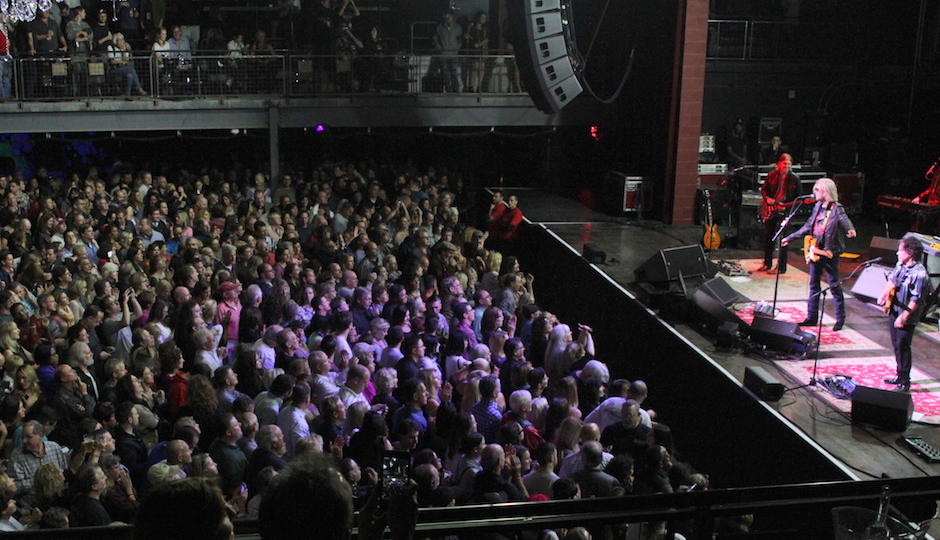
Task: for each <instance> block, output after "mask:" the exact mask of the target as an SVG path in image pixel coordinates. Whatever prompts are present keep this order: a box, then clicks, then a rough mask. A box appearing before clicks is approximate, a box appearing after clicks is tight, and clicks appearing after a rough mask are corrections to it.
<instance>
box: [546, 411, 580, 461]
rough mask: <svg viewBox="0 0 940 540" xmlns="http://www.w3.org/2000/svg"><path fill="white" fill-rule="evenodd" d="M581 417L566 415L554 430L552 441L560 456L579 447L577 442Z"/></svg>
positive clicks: (569, 453)
mask: <svg viewBox="0 0 940 540" xmlns="http://www.w3.org/2000/svg"><path fill="white" fill-rule="evenodd" d="M581 425H582V422H581V419H580V418H575V417H574V416H567V417H565V419H564V420H562V421H561V424H559V425H558V429H556V430H555V433H554V436H553V439H554V440H553V441H552V442H554V443H555V447H556V448H557V449H558V452H559V454H561V457H562V458H566V457H568V456H569V455H571V454H573V453H575V452H577V451H578V450H579V449H580V447H579V446H578V442H579V441H580V440H581Z"/></svg>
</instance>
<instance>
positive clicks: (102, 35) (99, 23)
mask: <svg viewBox="0 0 940 540" xmlns="http://www.w3.org/2000/svg"><path fill="white" fill-rule="evenodd" d="M96 17H97V18H96V19H95V24H93V25H92V26H91V39H92V48H93V49H94V50H96V51H107V50H108V46H109V45H112V42H111V39H112V37H113V36H112V35H111V28H109V27H108V12H107V11H105V10H104V9H99V10H98V13H97V15H96Z"/></svg>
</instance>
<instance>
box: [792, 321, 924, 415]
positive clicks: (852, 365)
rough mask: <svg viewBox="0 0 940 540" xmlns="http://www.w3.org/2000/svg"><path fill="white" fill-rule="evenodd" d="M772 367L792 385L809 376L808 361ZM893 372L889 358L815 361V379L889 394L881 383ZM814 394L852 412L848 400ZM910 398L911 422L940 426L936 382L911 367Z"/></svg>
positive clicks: (824, 393) (819, 391) (818, 391)
mask: <svg viewBox="0 0 940 540" xmlns="http://www.w3.org/2000/svg"><path fill="white" fill-rule="evenodd" d="M838 333H841V332H838ZM775 364H776V366H777V367H778V368H779V369H780V370H782V371H784V372H786V373H787V374H788V375H789V376H790V377H791V378H792V379H793V380H792V382H794V383H799V384H806V383H808V382H809V380H810V378H811V377H812V375H813V361H812V360H783V361H777V362H775ZM895 370H896V364H895V362H894V356H893V355H892V356H879V357H872V358H831V359H825V360H820V361H819V367H818V369H817V372H816V379H817V380H825V378H826V377H828V376H833V375H849V376H851V377H852V379H853V380H854V381H855V383H856V384H858V385H861V386H870V387H872V388H881V389H883V390H891V389H893V388H894V387H893V386H892V385H889V384H885V382H884V379H890V378H891V377H894V376H895V374H896V371H895ZM814 393H815V394H816V395H817V396H818V397H820V398H822V399H823V400H824V401H826V402H827V403H829V404H830V405H832V406H833V407H835V408H836V409H838V410H840V411H842V412H844V413H846V414H848V413H849V412H850V411H851V410H852V402H851V400H849V399H840V398H838V397H836V396H835V395H834V394H832V393H830V392H829V391H827V390H826V389H824V388H822V387H817V388H816V389H815V390H814ZM911 396H912V397H913V398H914V420H915V421H919V422H926V423H930V424H940V380H937V379H934V378H931V377H928V376H927V375H925V374H924V373H923V372H922V371H920V370H919V369H917V368H916V367H914V368H913V369H912V370H911ZM921 415H922V416H921Z"/></svg>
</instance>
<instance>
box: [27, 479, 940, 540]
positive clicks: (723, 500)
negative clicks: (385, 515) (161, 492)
mask: <svg viewBox="0 0 940 540" xmlns="http://www.w3.org/2000/svg"><path fill="white" fill-rule="evenodd" d="M883 486H889V487H890V488H891V493H892V499H891V500H892V509H891V511H890V515H891V516H892V517H894V518H897V519H899V520H900V521H902V522H904V523H905V524H909V525H910V526H911V529H913V530H919V531H920V534H916V535H912V536H910V537H908V538H923V533H926V528H927V527H928V526H929V525H930V522H931V520H932V519H933V518H934V517H936V502H935V501H936V500H937V498H938V497H940V486H938V482H937V480H936V478H933V477H925V478H909V479H908V478H905V479H883V480H870V481H865V482H826V483H818V484H801V485H792V486H765V487H750V488H737V489H727V490H715V491H696V492H688V493H675V494H669V495H640V496H628V497H609V498H599V499H584V500H575V501H546V502H525V503H507V504H495V505H472V506H457V507H452V508H427V509H421V510H420V511H419V513H418V523H417V527H416V530H417V532H418V534H417V535H415V536H416V537H417V536H420V537H428V536H430V537H435V536H444V535H448V534H459V535H461V537H463V535H465V534H466V535H478V534H486V533H502V534H511V532H512V531H533V530H543V529H547V528H555V527H574V526H586V527H598V526H604V525H612V524H622V523H631V524H639V523H642V522H656V521H667V522H669V526H668V529H673V528H674V526H675V524H676V523H679V522H682V521H683V520H684V521H685V523H686V525H687V526H686V527H685V534H686V535H687V536H686V537H687V538H689V540H706V539H708V540H711V539H712V538H714V536H713V534H714V532H715V531H714V529H713V527H714V518H717V517H721V516H741V515H746V514H753V515H754V523H755V525H756V526H757V527H758V528H759V529H760V530H761V532H760V533H759V534H760V538H764V539H771V540H778V539H780V540H782V539H786V540H792V539H793V538H800V539H802V540H816V539H826V540H828V539H831V538H832V532H833V524H832V513H831V512H832V509H833V508H835V507H840V506H860V507H867V508H873V507H877V501H878V498H879V496H880V494H881V490H882V487H883ZM771 516H775V517H774V518H771ZM357 522H358V520H357ZM307 526H315V524H314V522H313V521H310V522H309V523H307ZM631 526H632V525H631ZM131 529H132V527H130V526H112V527H85V528H73V529H62V530H59V531H57V532H56V537H57V538H61V539H63V540H84V539H86V538H87V539H94V540H125V539H128V538H131ZM48 535H49V531H39V530H37V531H28V532H24V533H20V534H19V536H21V537H23V538H30V537H36V538H40V537H42V538H47V537H48ZM235 535H236V538H246V539H247V538H257V537H258V536H257V535H258V522H257V521H256V520H237V521H236V522H235ZM354 537H358V535H354ZM732 537H733V538H739V537H740V535H734V536H732ZM726 538H727V537H726Z"/></svg>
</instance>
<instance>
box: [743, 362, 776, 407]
mask: <svg viewBox="0 0 940 540" xmlns="http://www.w3.org/2000/svg"><path fill="white" fill-rule="evenodd" d="M744 387H745V388H747V389H748V390H750V391H751V392H753V393H754V395H755V396H757V398H758V399H760V400H761V401H779V400H780V398H782V397H783V393H784V392H785V391H786V388H785V387H784V386H783V384H781V383H780V381H778V380H777V379H776V378H775V377H774V376H773V375H771V374H770V373H767V370H766V369H764V368H762V367H760V366H754V367H749V368H747V369H745V370H744Z"/></svg>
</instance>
